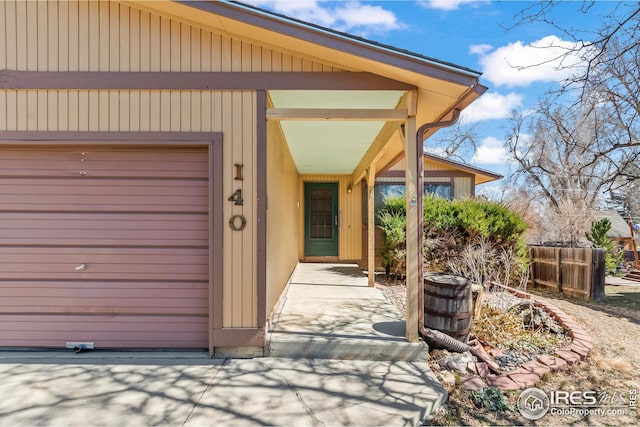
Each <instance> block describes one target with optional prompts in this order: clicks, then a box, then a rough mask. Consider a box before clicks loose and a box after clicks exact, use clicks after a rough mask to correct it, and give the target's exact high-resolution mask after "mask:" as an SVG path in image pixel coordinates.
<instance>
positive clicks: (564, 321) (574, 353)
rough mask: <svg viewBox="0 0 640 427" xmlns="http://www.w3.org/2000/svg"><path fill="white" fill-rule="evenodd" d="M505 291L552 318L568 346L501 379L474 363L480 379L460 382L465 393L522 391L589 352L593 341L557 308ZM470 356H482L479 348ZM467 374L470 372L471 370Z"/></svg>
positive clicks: (481, 362)
mask: <svg viewBox="0 0 640 427" xmlns="http://www.w3.org/2000/svg"><path fill="white" fill-rule="evenodd" d="M507 290H508V291H509V292H511V293H513V294H515V295H516V296H518V297H520V298H522V299H527V300H533V304H534V305H535V306H536V307H540V308H542V309H543V310H544V311H546V312H547V313H548V314H549V315H550V316H551V317H553V318H554V319H555V320H556V321H557V322H558V323H559V324H560V325H561V326H562V327H563V328H565V329H566V330H567V331H568V333H569V336H570V337H571V345H570V346H569V347H565V348H561V349H557V350H556V352H555V355H554V356H551V355H546V354H545V355H542V356H539V357H538V359H537V360H531V361H529V362H527V363H525V364H523V365H522V366H520V367H519V368H518V369H516V370H514V371H511V372H509V373H508V374H504V375H492V374H491V373H490V372H489V370H488V369H486V366H487V365H486V362H487V360H482V361H480V362H477V363H476V368H475V371H476V372H478V373H479V374H480V376H479V377H478V376H468V377H465V378H463V379H462V385H463V386H464V387H465V388H466V389H468V390H478V389H481V388H483V387H487V385H490V386H492V387H495V388H497V389H500V390H524V389H526V388H528V387H531V386H533V385H534V384H536V383H537V382H538V381H540V379H541V378H542V376H543V375H544V374H546V373H547V372H553V371H558V370H562V369H566V368H567V366H568V365H572V364H574V363H578V362H580V361H581V360H584V359H586V358H587V356H588V355H589V353H590V352H591V350H592V349H593V340H592V339H591V337H590V336H589V334H588V333H587V331H585V330H584V328H583V327H582V326H580V325H578V324H577V323H576V322H575V321H574V320H573V319H572V318H571V317H569V316H568V315H567V314H566V313H565V312H563V311H562V310H560V309H559V308H558V307H556V306H555V305H553V304H551V303H549V302H547V301H545V300H543V299H539V298H535V297H533V295H531V294H530V293H527V292H523V291H519V290H517V289H511V288H507ZM473 353H474V354H476V356H478V355H482V356H484V355H486V353H484V350H482V348H481V347H480V348H479V349H478V348H477V347H476V351H475V352H473ZM483 353H484V354H483ZM487 356H488V355H487ZM483 359H484V357H483ZM471 371H474V370H473V369H471Z"/></svg>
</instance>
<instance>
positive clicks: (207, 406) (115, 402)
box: [0, 351, 446, 426]
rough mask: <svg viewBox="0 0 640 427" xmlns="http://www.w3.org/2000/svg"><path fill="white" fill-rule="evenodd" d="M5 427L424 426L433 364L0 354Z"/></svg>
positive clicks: (432, 392) (438, 396) (433, 404)
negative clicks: (155, 426)
mask: <svg viewBox="0 0 640 427" xmlns="http://www.w3.org/2000/svg"><path fill="white" fill-rule="evenodd" d="M0 396H2V398H1V399H0V425H1V426H44V425H46V426H60V425H64V426H87V425H89V426H141V425H142V426H147V425H168V426H183V425H185V426H197V425H225V426H226V425H229V426H235V425H283V426H284V425H286V426H322V425H327V426H331V425H371V426H373V425H379V426H400V425H417V424H419V423H420V422H421V420H422V419H423V417H424V415H425V414H428V413H430V412H431V411H432V410H434V409H436V408H437V407H439V406H440V405H441V404H442V402H443V400H444V399H445V396H446V393H445V391H444V390H443V389H442V386H440V384H439V383H438V382H437V380H436V379H435V378H434V376H433V373H432V372H431V371H430V370H429V368H428V365H427V364H426V363H421V362H385V361H363V360H346V361H345V360H326V359H325V360H302V359H285V358H257V359H245V360H240V359H233V360H231V359H226V360H212V359H209V358H208V357H207V356H206V354H204V353H177V352H174V353H167V352H160V353H158V352H135V353H132V352H121V353H117V352H105V351H102V352H101V351H96V352H92V353H86V354H77V355H76V354H73V353H68V352H63V351H50V352H16V351H3V352H0Z"/></svg>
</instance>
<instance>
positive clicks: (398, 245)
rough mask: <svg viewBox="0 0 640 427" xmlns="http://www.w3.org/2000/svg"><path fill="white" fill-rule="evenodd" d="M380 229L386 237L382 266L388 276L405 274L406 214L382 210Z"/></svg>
mask: <svg viewBox="0 0 640 427" xmlns="http://www.w3.org/2000/svg"><path fill="white" fill-rule="evenodd" d="M379 219H380V228H381V229H382V235H383V237H384V249H383V251H382V265H383V266H384V268H385V271H386V273H387V275H389V274H390V273H391V272H393V273H394V274H395V275H401V274H402V273H403V272H404V266H405V258H406V253H407V252H406V247H407V232H406V229H407V216H406V214H405V213H404V212H399V211H393V210H384V209H383V210H382V211H381V212H380V214H379Z"/></svg>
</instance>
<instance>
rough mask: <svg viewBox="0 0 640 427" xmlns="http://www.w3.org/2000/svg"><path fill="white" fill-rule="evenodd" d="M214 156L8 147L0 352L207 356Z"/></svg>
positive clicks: (3, 166) (2, 181) (1, 214)
mask: <svg viewBox="0 0 640 427" xmlns="http://www.w3.org/2000/svg"><path fill="white" fill-rule="evenodd" d="M208 167H209V166H208V156H207V150H206V148H203V149H199V148H169V147H166V148H149V147H123V146H114V147H108V146H90V145H88V146H86V147H81V146H66V147H65V146H60V147H46V148H43V147H38V148H36V147H34V148H21V147H20V148H18V147H4V148H0V347H65V346H66V345H67V343H68V342H93V343H95V346H96V348H206V347H207V346H208V333H207V330H208V295H209V285H208V282H209V280H208V258H209V256H208V252H209V249H208V185H209V183H208Z"/></svg>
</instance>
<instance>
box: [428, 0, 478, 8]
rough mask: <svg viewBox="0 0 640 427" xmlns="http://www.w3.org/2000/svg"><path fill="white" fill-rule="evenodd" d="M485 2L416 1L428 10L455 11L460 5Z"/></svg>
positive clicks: (457, 0)
mask: <svg viewBox="0 0 640 427" xmlns="http://www.w3.org/2000/svg"><path fill="white" fill-rule="evenodd" d="M484 2H486V0H418V3H419V4H421V5H422V6H424V7H427V8H429V9H439V10H457V9H459V8H460V5H461V4H472V3H484Z"/></svg>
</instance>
